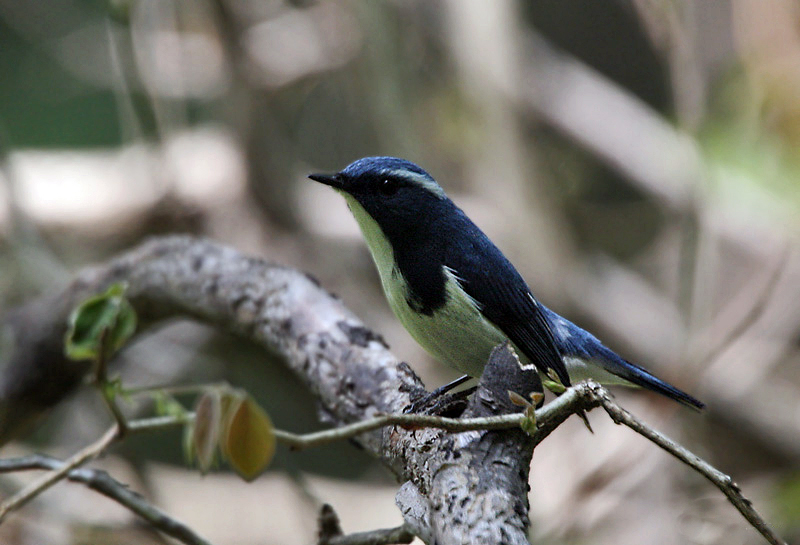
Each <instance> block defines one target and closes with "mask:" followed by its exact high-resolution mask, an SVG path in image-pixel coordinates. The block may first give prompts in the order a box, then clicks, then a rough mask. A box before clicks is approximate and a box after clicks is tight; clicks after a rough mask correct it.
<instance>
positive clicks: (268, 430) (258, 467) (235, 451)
mask: <svg viewBox="0 0 800 545" xmlns="http://www.w3.org/2000/svg"><path fill="white" fill-rule="evenodd" d="M273 430H274V428H273V426H272V421H271V420H270V418H269V416H268V415H267V413H265V412H264V410H263V409H262V408H261V407H259V406H258V404H257V403H256V402H255V401H254V400H253V398H251V397H250V396H247V397H244V398H240V399H238V400H235V401H233V402H232V403H231V406H230V409H229V418H227V419H226V422H225V426H224V429H223V431H222V437H223V441H222V451H223V453H224V455H225V456H226V458H227V459H228V462H229V463H230V465H231V467H233V469H234V470H235V471H236V472H237V473H238V474H239V476H241V477H242V478H243V479H244V480H246V481H252V480H253V479H255V478H256V477H257V476H258V475H259V474H260V473H261V472H262V471H263V470H264V469H265V468H266V467H267V466H268V465H269V463H270V462H271V461H272V457H273V456H274V455H275V433H274V431H273Z"/></svg>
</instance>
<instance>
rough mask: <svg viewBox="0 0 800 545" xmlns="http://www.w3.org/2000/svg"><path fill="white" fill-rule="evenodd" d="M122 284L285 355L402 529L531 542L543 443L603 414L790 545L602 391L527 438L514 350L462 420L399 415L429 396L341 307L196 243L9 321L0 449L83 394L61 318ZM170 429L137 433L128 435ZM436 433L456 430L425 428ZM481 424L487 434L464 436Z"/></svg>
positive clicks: (171, 241)
mask: <svg viewBox="0 0 800 545" xmlns="http://www.w3.org/2000/svg"><path fill="white" fill-rule="evenodd" d="M121 280H124V281H126V282H127V283H128V285H129V289H128V295H129V297H130V300H131V304H132V305H133V306H134V308H135V309H136V311H137V313H138V315H139V317H140V323H143V324H148V323H154V322H156V321H158V320H162V319H165V318H169V317H172V316H176V315H184V316H190V317H194V318H196V319H199V320H202V321H206V322H209V323H212V324H216V325H219V326H222V327H225V328H227V329H229V330H230V331H232V332H234V333H237V334H239V335H242V336H244V337H247V338H249V339H251V340H253V341H255V342H256V343H259V344H261V345H262V346H264V347H265V348H268V349H270V350H272V351H276V352H278V353H279V354H280V355H282V356H283V357H284V359H285V361H286V365H287V366H288V367H289V368H290V369H292V370H293V371H294V372H295V373H296V374H297V375H298V376H299V377H300V378H301V379H302V380H303V381H304V382H305V383H306V385H307V386H308V387H309V389H310V390H311V391H312V392H313V393H314V394H315V395H316V397H317V398H318V400H319V401H320V404H321V407H322V416H323V419H324V420H325V421H326V422H328V423H330V424H332V425H333V426H335V427H339V426H347V425H348V424H353V426H352V427H349V428H346V430H347V434H353V436H354V437H355V440H356V441H357V442H358V443H359V444H360V445H361V446H363V447H364V448H365V449H366V450H367V451H369V452H370V453H372V454H373V455H375V456H376V457H378V458H379V459H380V460H381V461H382V462H383V463H384V464H385V465H387V466H388V467H389V468H390V469H391V470H392V471H393V472H394V473H395V475H396V476H397V478H398V479H399V480H400V481H404V482H405V484H404V485H403V486H402V487H401V489H400V492H398V495H397V503H398V505H399V507H400V509H401V511H402V512H403V516H404V518H405V520H406V524H407V527H408V528H410V529H411V530H412V531H413V533H414V534H416V535H418V536H420V537H421V538H422V539H423V540H425V541H426V542H429V543H433V542H435V543H438V544H440V545H448V544H455V543H468V542H476V543H477V542H486V543H495V542H503V543H509V544H517V543H518V544H526V543H528V541H527V526H528V515H527V513H528V504H527V491H528V469H529V466H530V459H531V455H532V452H533V448H534V446H535V445H536V444H538V443H539V442H540V441H542V440H543V439H544V438H545V437H547V435H548V434H549V433H551V432H552V431H553V430H554V429H555V428H556V427H557V426H558V425H559V424H560V423H561V422H563V421H564V420H565V419H566V418H567V417H568V416H569V415H570V414H574V413H579V412H581V411H585V410H589V409H591V408H593V407H597V406H600V405H602V406H603V408H604V409H605V411H606V412H607V413H608V414H609V416H611V417H612V419H614V421H615V422H617V423H621V424H625V425H626V426H628V427H630V428H631V429H633V430H634V431H636V432H637V433H640V434H641V435H643V436H645V437H646V438H648V439H649V440H651V441H653V442H654V443H656V444H658V445H659V446H660V447H661V448H663V449H665V450H666V451H668V452H669V453H671V454H672V455H673V456H675V457H677V458H678V459H680V460H681V461H683V462H684V463H686V464H688V465H689V466H691V467H692V468H694V469H695V470H697V471H699V472H700V473H701V474H703V475H704V476H705V477H706V478H707V479H708V480H710V481H711V482H712V483H713V484H714V485H715V486H717V487H718V488H719V489H720V490H721V491H722V492H723V493H724V494H725V495H726V497H728V499H729V500H730V501H731V503H732V504H733V505H734V506H735V507H736V508H737V509H738V510H739V511H740V512H741V513H742V514H743V515H744V517H745V518H746V519H747V520H748V521H749V522H750V523H751V524H752V525H753V526H754V527H755V528H756V529H758V531H759V532H761V534H762V535H763V536H764V537H765V538H766V539H767V540H768V541H769V542H770V543H772V544H779V543H782V541H781V540H780V538H778V537H777V535H776V534H775V533H774V532H773V531H772V530H770V529H769V527H768V526H767V525H766V523H765V522H764V521H763V519H762V518H761V517H760V516H759V515H758V513H756V511H755V510H753V509H752V506H751V505H750V502H749V501H748V500H747V499H746V498H744V497H743V496H742V495H741V492H740V491H739V489H738V487H737V486H736V485H735V484H734V483H733V481H732V479H731V478H730V477H729V476H727V475H724V474H723V473H721V472H719V471H718V470H716V469H715V468H713V467H712V466H710V465H709V464H708V463H706V462H704V461H703V460H701V459H700V458H698V457H697V456H695V455H694V454H692V453H691V452H689V451H688V450H686V449H684V448H683V447H681V446H680V445H678V444H677V443H675V442H673V441H672V440H670V439H669V438H667V437H665V436H664V435H662V434H660V433H658V432H656V431H654V430H652V429H650V428H649V427H647V426H646V425H645V424H643V423H642V422H641V421H639V420H637V419H636V418H634V417H633V416H631V415H630V414H629V413H627V412H626V411H624V410H623V409H622V408H620V407H619V406H618V405H617V404H616V403H615V402H614V401H613V400H612V399H611V396H610V395H609V394H608V392H607V391H606V390H604V389H603V388H601V387H600V386H599V385H597V384H595V383H592V382H588V383H581V384H578V385H576V386H574V387H572V388H570V389H568V390H567V391H566V392H565V393H564V394H563V395H561V396H560V397H559V398H557V399H556V400H555V401H553V402H551V403H549V404H548V405H546V406H545V407H543V408H542V409H540V410H539V411H537V412H536V418H537V421H538V424H539V427H538V429H537V431H536V432H535V434H534V436H533V437H531V436H529V435H527V434H525V433H524V432H523V431H522V430H521V429H519V423H520V422H521V421H522V418H523V417H522V415H519V414H510V413H519V412H520V411H521V409H520V408H519V407H515V406H513V404H512V403H511V400H510V399H509V395H508V392H509V391H513V392H516V393H518V394H520V395H522V396H523V397H527V396H528V395H529V394H530V393H531V392H532V391H534V390H535V389H537V388H540V387H541V385H540V383H539V382H538V376H537V375H536V373H535V371H523V370H522V369H521V368H520V366H519V365H517V364H516V363H517V361H516V359H515V356H514V355H513V353H512V352H511V351H509V350H495V352H494V353H493V355H492V357H491V358H490V361H489V363H487V366H486V369H485V371H484V373H483V376H482V377H481V380H480V383H479V385H478V389H477V390H476V392H475V394H474V395H473V396H472V398H471V399H470V401H469V404H468V406H467V409H466V411H465V412H464V415H463V416H464V418H465V419H467V420H465V421H464V420H453V419H437V418H434V417H427V416H420V415H398V414H397V413H401V412H402V409H403V408H404V407H406V406H408V405H409V404H410V403H411V401H412V400H413V399H414V398H415V396H417V395H420V394H421V393H423V392H424V389H423V388H422V385H421V382H420V381H419V379H418V378H417V377H416V375H414V373H413V372H412V371H411V369H410V368H409V367H408V366H407V365H406V364H404V363H398V362H397V361H396V359H395V358H394V357H393V356H392V355H391V353H389V351H388V350H387V347H386V345H385V343H384V342H383V340H382V339H381V338H380V336H378V335H376V334H375V333H373V332H372V331H370V330H369V329H367V328H365V327H364V325H363V324H362V323H361V322H360V321H359V320H358V319H357V318H356V317H355V316H354V315H353V314H352V313H351V312H350V311H349V310H347V309H346V308H345V307H344V306H343V305H342V303H341V302H340V301H338V300H337V299H335V298H334V297H332V296H330V295H329V294H328V293H327V292H325V291H324V290H322V289H321V288H320V287H319V285H318V284H317V283H316V282H315V281H314V280H313V279H311V278H309V277H308V276H306V275H304V274H302V273H299V272H297V271H295V270H292V269H288V268H285V267H281V266H277V265H271V264H268V263H266V262H264V261H261V260H257V259H253V258H248V257H244V256H242V255H240V254H239V253H237V252H236V251H234V250H231V249H228V248H224V247H221V246H219V245H216V244H213V243H210V242H207V241H202V240H196V239H192V238H188V237H170V238H164V239H157V240H153V241H151V242H149V243H146V244H144V245H142V246H141V247H139V248H137V249H135V250H133V251H131V252H129V253H127V254H125V255H123V256H121V257H120V258H118V259H115V260H113V261H111V262H110V263H108V264H106V265H104V266H100V267H97V268H94V269H87V270H85V271H83V272H82V273H80V274H79V275H78V277H77V279H76V280H75V281H74V282H73V283H72V284H71V285H70V286H69V287H67V288H66V289H65V290H64V291H62V292H61V293H58V294H55V295H51V296H45V297H43V298H42V299H40V300H38V301H35V302H34V303H31V304H30V305H27V306H26V307H23V308H21V309H17V310H16V311H14V312H11V313H9V314H8V315H7V316H6V318H5V320H4V323H3V325H4V332H5V333H6V335H10V336H11V338H12V339H13V343H12V344H13V348H12V350H10V351H8V350H4V354H3V355H4V356H5V358H4V361H5V365H4V369H3V371H2V373H0V442H3V441H7V440H8V439H10V438H11V437H12V436H14V435H15V434H18V433H19V432H20V431H21V430H22V429H23V427H24V425H25V424H26V423H30V422H31V421H32V420H34V419H35V418H36V417H38V416H40V415H41V414H42V413H43V412H45V411H46V410H49V409H50V408H51V407H52V406H54V405H55V404H56V403H57V402H58V401H59V400H60V399H62V398H63V397H64V396H65V395H67V393H69V392H70V391H72V390H74V389H75V388H76V387H77V386H78V385H79V384H80V381H81V377H82V376H83V374H84V373H86V372H88V368H87V367H81V366H80V365H76V363H75V362H71V361H67V360H66V359H65V358H64V356H63V349H62V342H63V334H64V330H65V326H66V317H67V315H68V313H69V312H70V311H71V309H72V308H73V307H74V306H75V305H76V304H77V303H78V302H80V301H82V300H83V299H85V298H86V297H88V296H90V295H93V294H95V293H98V292H101V291H103V290H104V289H106V287H107V286H108V285H109V284H111V283H113V282H118V281H121ZM498 415H504V416H498ZM374 417H377V418H374ZM164 422H165V421H164V420H163V419H151V420H150V421H149V423H148V424H142V425H140V424H139V423H137V422H131V423H130V431H131V432H134V431H141V430H142V429H148V427H149V426H152V425H164ZM395 424H402V425H404V426H409V425H410V426H414V427H411V428H408V429H407V428H404V427H399V426H397V425H395ZM427 425H436V426H441V427H445V428H447V429H436V428H422V426H427ZM508 426H512V428H511V429H499V428H504V427H508ZM474 427H477V428H480V430H481V431H463V430H466V429H474ZM457 430H460V431H457ZM112 431H113V433H112ZM112 431H110V432H109V433H108V434H107V436H104V438H103V439H102V440H101V441H98V442H97V443H96V444H94V445H92V446H90V447H87V449H84V451H81V453H78V455H76V456H75V457H73V458H72V459H71V460H70V461H68V462H67V463H66V464H64V466H62V467H61V468H59V470H58V472H57V473H58V476H56V475H55V474H51V475H50V476H49V477H48V476H46V477H45V479H43V480H40V482H39V484H37V485H36V487H37V488H38V487H41V486H49V484H52V482H55V481H56V480H57V479H58V478H63V477H64V476H68V475H69V474H70V471H71V470H73V468H74V467H76V466H77V465H79V464H80V463H83V462H84V461H86V460H89V459H91V458H92V457H93V456H95V455H96V454H97V453H98V452H101V451H102V448H104V445H106V446H107V444H109V442H110V441H113V438H114V437H115V436H116V428H115V427H114V428H112ZM344 435H345V434H343V433H342V431H341V430H330V431H324V432H319V433H317V434H312V435H311V437H310V438H309V437H304V438H298V437H297V436H293V435H291V434H288V433H285V434H284V437H283V440H284V441H287V442H289V443H290V444H294V445H295V446H296V447H305V446H310V445H313V444H318V443H319V442H322V441H329V440H335V439H339V438H341V437H343V436H344ZM45 481H46V483H48V484H46V485H45V484H43V483H45ZM33 488H34V487H33V486H32V487H30V489H31V490H33ZM26 494H27V495H29V494H30V492H27V493H26ZM30 497H32V496H30ZM12 500H14V498H12V499H11V500H9V501H8V502H6V503H9V502H11V501H12ZM14 501H19V500H14Z"/></svg>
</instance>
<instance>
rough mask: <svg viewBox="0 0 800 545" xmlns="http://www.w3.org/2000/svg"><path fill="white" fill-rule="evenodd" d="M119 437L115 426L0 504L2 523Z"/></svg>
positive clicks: (0, 519)
mask: <svg viewBox="0 0 800 545" xmlns="http://www.w3.org/2000/svg"><path fill="white" fill-rule="evenodd" d="M118 437H119V428H117V426H116V425H114V426H112V427H111V428H109V430H108V431H107V432H105V433H104V434H103V436H102V437H100V439H98V440H97V441H95V442H94V443H92V444H90V445H88V446H86V447H85V448H83V449H81V450H80V451H78V452H76V453H75V454H74V455H73V456H72V457H70V458H69V459H68V460H67V461H66V462H64V465H63V466H61V467H60V468H59V469H57V470H55V471H51V472H49V473H46V474H45V475H43V476H42V477H41V478H39V479H36V480H35V481H33V482H32V483H30V484H29V485H28V486H26V487H25V488H23V489H22V490H20V491H19V492H17V493H16V494H14V495H13V496H11V497H10V498H8V499H7V500H6V501H4V502H3V503H2V504H0V523H2V522H3V520H4V519H5V518H6V516H7V515H8V514H9V513H10V512H12V511H15V510H17V509H19V508H20V507H22V506H23V505H25V504H26V503H28V502H29V501H31V500H32V499H33V498H35V497H36V496H38V495H39V494H41V493H42V492H44V491H45V490H47V489H48V488H50V487H51V486H53V485H54V484H56V483H57V482H59V481H60V480H62V479H64V478H65V477H66V476H67V474H68V473H69V472H70V470H73V469H75V468H76V467H79V466H81V465H83V464H85V463H86V462H88V461H89V460H92V459H94V458H96V457H97V456H99V455H100V454H101V453H102V452H103V451H104V450H105V449H106V448H108V446H109V445H111V444H112V443H113V442H114V441H116V440H117V438H118Z"/></svg>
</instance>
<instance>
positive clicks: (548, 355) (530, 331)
mask: <svg viewBox="0 0 800 545" xmlns="http://www.w3.org/2000/svg"><path fill="white" fill-rule="evenodd" d="M459 212H461V211H460V210H459ZM461 219H462V221H461V222H459V223H460V226H459V227H460V229H461V231H460V232H458V233H453V237H454V238H455V239H457V241H458V243H455V244H453V245H452V246H451V247H450V248H449V251H448V252H447V255H446V256H445V264H446V265H447V266H448V267H450V268H451V269H452V270H453V271H454V272H455V274H456V275H457V276H458V277H459V278H460V279H461V286H462V288H463V289H464V291H465V292H467V294H469V296H470V297H472V298H473V299H475V301H476V302H477V303H478V304H479V305H480V309H481V313H482V314H483V315H484V316H485V317H486V319H487V320H489V321H490V322H492V323H493V324H494V325H495V326H497V327H498V328H499V329H500V330H501V331H502V332H503V333H504V334H505V335H506V336H507V337H508V338H509V339H510V340H511V342H513V343H514V344H515V345H516V346H517V347H518V348H519V349H520V350H521V351H522V352H523V353H524V355H525V356H526V357H527V358H528V359H529V360H530V361H531V362H532V363H533V364H534V365H536V367H537V369H539V370H540V371H541V372H542V373H544V374H545V375H548V371H552V372H554V373H555V375H556V376H557V377H558V379H559V380H560V381H561V383H562V384H563V385H564V386H569V385H570V380H569V375H568V374H567V368H566V367H565V365H564V360H563V359H562V358H561V353H560V352H559V350H558V345H557V344H556V341H555V339H554V337H553V332H552V331H551V330H550V325H549V324H548V322H547V320H546V319H545V317H544V315H543V313H542V309H541V308H542V307H541V306H540V305H539V303H538V302H537V301H536V299H535V298H534V297H533V295H532V294H531V292H530V290H529V289H528V286H527V284H526V283H525V281H524V280H523V279H522V277H521V276H520V274H519V273H518V272H517V270H516V269H515V268H514V266H513V265H512V264H511V263H510V262H509V261H508V260H507V259H506V258H505V256H504V255H503V254H502V252H500V250H499V249H497V247H496V246H495V245H494V244H493V243H492V242H491V241H490V240H489V239H488V238H487V237H486V235H484V234H483V232H482V231H480V229H478V228H477V227H476V226H475V225H474V224H473V223H472V222H471V221H470V220H469V219H467V217H466V216H465V215H463V213H461ZM463 220H466V221H463Z"/></svg>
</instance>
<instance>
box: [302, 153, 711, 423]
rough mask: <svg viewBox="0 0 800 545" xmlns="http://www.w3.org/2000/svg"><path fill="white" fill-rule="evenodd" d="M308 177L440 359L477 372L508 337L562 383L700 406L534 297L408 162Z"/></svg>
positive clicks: (394, 303)
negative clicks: (339, 209)
mask: <svg viewBox="0 0 800 545" xmlns="http://www.w3.org/2000/svg"><path fill="white" fill-rule="evenodd" d="M310 178H312V179H313V180H316V181H319V182H321V183H324V184H326V185H330V186H332V187H334V188H335V189H337V190H338V191H339V192H341V193H342V194H343V195H344V197H345V199H346V200H347V203H348V206H349V207H350V209H351V211H352V212H353V214H354V216H355V217H356V220H357V221H358V223H359V226H360V227H361V230H362V232H363V233H364V236H365V239H366V241H367V244H368V246H369V248H370V252H371V253H372V256H373V258H374V260H375V263H376V265H377V267H378V271H379V273H380V276H381V282H382V284H383V288H384V291H385V293H386V296H387V299H388V301H389V304H390V306H391V307H392V310H393V311H394V312H395V314H396V315H397V317H398V318H399V319H400V321H401V322H402V323H403V325H404V326H405V327H406V329H408V330H409V332H410V333H411V334H412V336H414V338H415V339H417V341H419V342H420V344H421V345H422V346H423V347H425V348H426V349H427V350H428V351H429V352H431V353H432V354H433V355H434V356H436V357H437V358H439V359H441V360H442V361H445V362H446V363H449V364H450V365H453V366H454V367H456V368H458V369H461V370H462V371H465V372H467V373H468V374H470V375H473V376H477V375H479V374H480V373H481V372H482V369H483V365H484V364H485V363H486V360H487V359H488V355H489V352H490V351H491V349H492V348H493V347H494V346H496V345H497V344H499V343H500V342H502V341H503V340H505V339H508V340H510V341H511V342H512V343H513V344H514V346H515V347H516V348H517V351H518V352H519V353H520V356H521V357H522V358H523V359H524V360H525V361H527V362H530V363H533V364H534V365H535V366H536V367H537V368H538V369H539V371H540V372H541V373H542V374H543V375H545V376H546V377H548V378H549V379H551V380H557V381H560V382H561V383H562V384H564V385H565V386H568V385H569V384H570V382H571V379H580V378H586V377H592V378H596V379H598V380H599V381H600V382H604V383H622V384H634V385H638V386H642V387H644V388H648V389H650V390H653V391H655V392H658V393H660V394H663V395H665V396H667V397H669V398H671V399H674V400H676V401H678V402H680V403H683V404H685V405H688V406H692V407H696V408H701V407H702V406H703V404H702V403H701V402H700V401H698V400H696V399H695V398H693V397H692V396H690V395H688V394H686V393H684V392H682V391H681V390H679V389H677V388H675V387H674V386H671V385H670V384H668V383H666V382H664V381H663V380H661V379H659V378H657V377H655V376H653V375H652V374H651V373H649V372H647V371H645V370H644V369H642V368H641V367H639V366H637V365H634V364H632V363H630V362H629V361H627V360H625V359H623V358H622V357H620V356H619V355H617V354H616V353H614V352H613V351H611V350H610V349H609V348H607V347H606V346H605V345H603V344H602V343H601V342H600V341H599V340H598V339H597V338H596V337H594V336H593V335H592V334H590V333H588V332H587V331H584V330H583V329H581V328H580V327H578V326H576V325H575V324H573V323H572V322H570V321H569V320H567V319H565V318H563V317H561V316H559V315H558V314H556V313H555V312H553V311H551V310H550V309H548V308H547V307H545V306H544V305H541V304H540V303H539V302H538V301H537V300H536V298H535V297H534V296H533V294H532V293H531V292H530V289H529V288H528V286H527V284H526V283H525V281H524V280H523V279H522V277H521V276H520V275H519V273H518V272H517V270H516V269H515V268H514V266H513V265H512V264H511V263H510V262H509V261H508V260H507V259H506V257H505V256H504V255H503V254H502V252H501V251H500V250H499V249H498V248H497V247H496V246H495V245H494V244H493V243H492V242H491V241H490V240H489V239H488V238H487V237H486V235H485V234H484V233H483V232H482V231H481V230H480V229H479V228H478V227H477V226H476V225H475V224H474V223H473V222H472V221H471V220H470V219H469V218H468V217H467V216H466V215H465V214H464V212H463V211H462V210H461V209H460V208H458V207H457V206H456V205H455V204H454V203H453V202H452V201H451V200H450V199H449V198H447V196H446V195H445V193H444V191H443V190H442V188H441V187H440V186H439V185H438V184H437V183H436V181H435V180H434V179H433V178H432V177H431V176H430V174H428V173H427V172H425V171H424V170H423V169H422V168H420V167H419V166H417V165H415V164H414V163H411V162H409V161H406V160H404V159H398V158H396V157H366V158H363V159H359V160H358V161H355V162H354V163H351V164H350V165H348V166H347V167H346V168H345V169H344V170H342V171H341V172H338V173H336V174H332V175H327V174H314V175H311V176H310Z"/></svg>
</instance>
